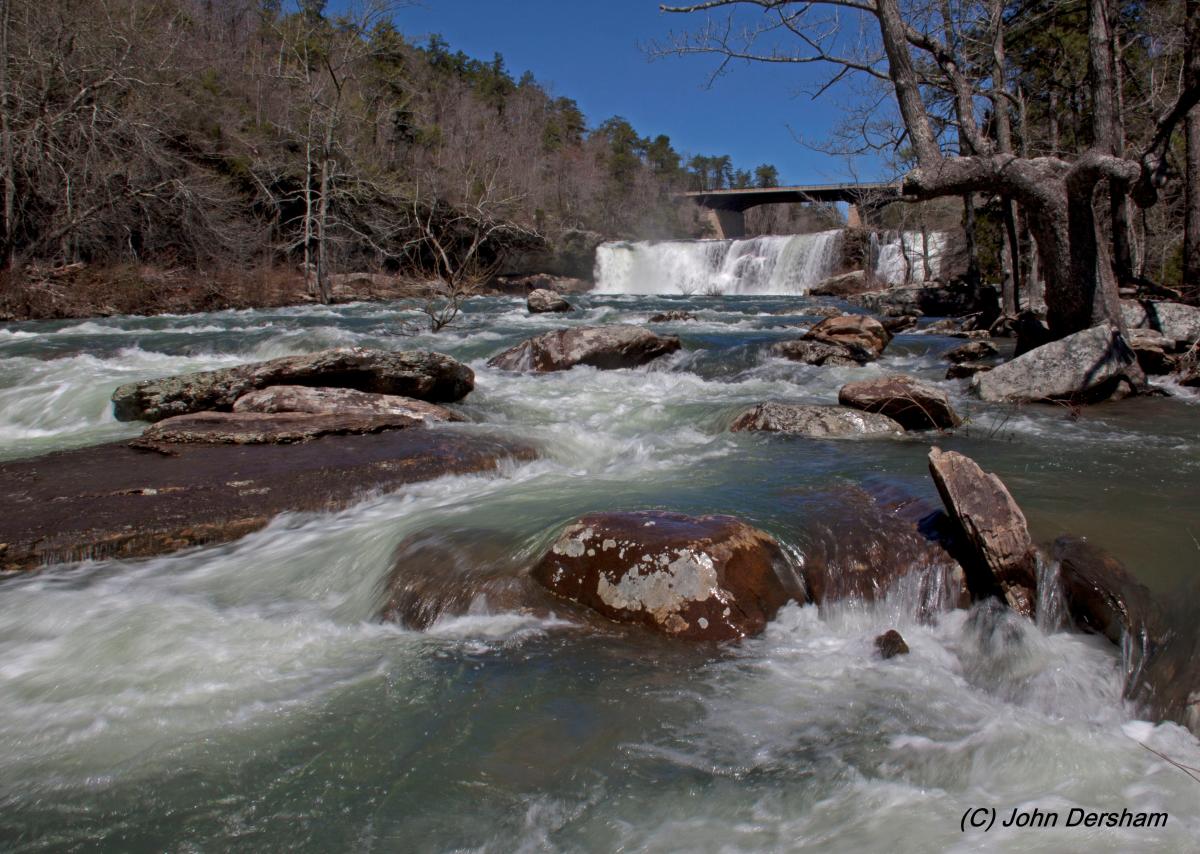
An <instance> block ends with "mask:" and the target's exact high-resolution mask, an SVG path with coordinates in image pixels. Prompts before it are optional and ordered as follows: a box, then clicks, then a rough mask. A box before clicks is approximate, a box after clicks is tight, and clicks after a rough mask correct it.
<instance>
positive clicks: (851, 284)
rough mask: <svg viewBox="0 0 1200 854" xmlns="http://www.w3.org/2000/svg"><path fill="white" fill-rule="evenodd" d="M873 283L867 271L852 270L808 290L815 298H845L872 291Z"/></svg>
mask: <svg viewBox="0 0 1200 854" xmlns="http://www.w3.org/2000/svg"><path fill="white" fill-rule="evenodd" d="M872 285H874V282H872V281H871V280H870V279H869V278H868V277H867V274H866V271H865V270H852V271H851V272H849V273H842V274H841V275H840V276H830V277H829V278H828V279H825V280H824V281H822V282H820V283H819V284H816V285H814V286H813V287H811V288H809V289H808V293H809V295H810V296H815V297H844V296H849V295H850V294H861V293H863V292H864V291H868V290H870V289H871V287H872Z"/></svg>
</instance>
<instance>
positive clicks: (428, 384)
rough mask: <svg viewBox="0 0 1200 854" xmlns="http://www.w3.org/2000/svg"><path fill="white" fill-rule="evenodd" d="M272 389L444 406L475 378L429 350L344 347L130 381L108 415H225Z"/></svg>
mask: <svg viewBox="0 0 1200 854" xmlns="http://www.w3.org/2000/svg"><path fill="white" fill-rule="evenodd" d="M274 385H302V386H318V387H323V388H330V387H333V388H349V389H355V390H357V391H365V392H373V393H376V394H398V395H403V396H405V397H416V398H420V399H422V400H430V401H435V402H447V401H455V400H459V399H461V398H463V397H465V396H466V395H467V393H468V392H470V391H471V390H472V389H473V388H474V387H475V373H474V372H473V371H472V370H471V369H470V368H468V367H467V366H466V365H464V364H462V363H461V362H459V361H457V360H455V359H452V358H450V357H449V356H446V355H444V354H442V353H434V352H432V351H429V350H406V351H401V352H395V353H393V352H389V351H386V350H370V349H366V348H362V347H346V348H340V349H335V350H322V351H321V352H319V353H310V354H308V355H304V356H286V357H284V358H282V359H272V360H270V361H269V362H255V363H252V364H248V365H238V366H236V367H233V368H222V369H220V370H216V371H201V372H199V373H194V374H183V375H181V376H176V377H162V378H160V379H154V380H143V381H141V382H136V383H128V384H126V385H123V386H121V387H120V388H118V389H117V390H116V391H115V392H113V398H112V399H113V413H114V414H115V415H116V417H117V420H118V421H139V420H140V421H161V420H162V419H164V418H170V417H171V416H174V415H187V414H189V413H192V412H204V411H206V410H223V411H229V410H230V409H232V408H233V404H234V403H235V402H236V401H237V399H238V398H239V397H241V396H242V395H245V394H248V393H249V392H252V391H255V390H256V389H262V388H267V387H268V386H274Z"/></svg>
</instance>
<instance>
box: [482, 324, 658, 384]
mask: <svg viewBox="0 0 1200 854" xmlns="http://www.w3.org/2000/svg"><path fill="white" fill-rule="evenodd" d="M680 346H681V345H680V343H679V339H678V338H676V337H675V336H673V335H655V334H654V333H653V332H651V331H650V330H648V329H643V328H642V327H640V326H630V325H626V324H615V325H612V326H577V327H574V328H572V329H560V330H558V331H556V332H547V333H546V334H544V335H538V336H537V337H535V338H529V339H527V340H525V341H523V342H521V343H520V344H518V345H517V346H516V347H512V348H510V349H508V350H505V351H504V352H503V353H500V354H499V355H496V356H493V357H492V358H491V359H490V360H489V361H488V365H489V366H491V367H493V368H501V369H503V370H508V371H537V372H539V373H544V372H549V371H566V370H570V369H571V368H573V367H575V366H576V365H590V366H591V367H594V368H601V369H613V368H635V367H637V366H638V365H644V364H646V363H647V362H650V361H653V360H654V359H657V358H658V357H659V356H665V355H667V354H668V353H674V352H675V351H676V350H678V349H679V348H680Z"/></svg>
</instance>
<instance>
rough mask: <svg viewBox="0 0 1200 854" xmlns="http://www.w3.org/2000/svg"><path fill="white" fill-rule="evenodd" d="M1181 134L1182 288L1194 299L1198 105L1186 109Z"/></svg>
mask: <svg viewBox="0 0 1200 854" xmlns="http://www.w3.org/2000/svg"><path fill="white" fill-rule="evenodd" d="M1184 134H1185V137H1186V143H1185V150H1186V155H1185V157H1186V160H1187V166H1186V173H1187V174H1186V176H1185V187H1184V203H1183V287H1184V289H1185V292H1186V293H1187V294H1188V295H1189V296H1190V297H1191V298H1192V299H1193V300H1194V299H1196V298H1197V297H1200V107H1192V109H1191V110H1189V111H1188V114H1187V118H1186V119H1185V121H1184Z"/></svg>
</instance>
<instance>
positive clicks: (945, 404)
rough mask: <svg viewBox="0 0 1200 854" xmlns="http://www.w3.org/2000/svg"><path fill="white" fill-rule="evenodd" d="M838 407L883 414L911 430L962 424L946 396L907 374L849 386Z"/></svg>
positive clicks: (845, 388)
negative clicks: (840, 405)
mask: <svg viewBox="0 0 1200 854" xmlns="http://www.w3.org/2000/svg"><path fill="white" fill-rule="evenodd" d="M838 403H840V404H842V405H843V406H850V407H853V408H854V409H862V410H864V411H866V412H879V413H881V414H883V415H886V416H887V417H888V418H891V419H894V420H895V421H898V422H899V423H900V424H901V425H902V426H903V427H904V428H905V429H907V430H924V429H927V428H930V427H935V428H937V429H939V430H942V429H947V428H951V427H957V426H959V425H960V424H961V423H962V420H961V419H960V418H959V417H958V413H956V412H955V411H954V407H952V406H951V405H950V398H948V397H947V396H946V394H945V392H943V391H940V390H939V389H936V388H933V387H932V386H928V385H926V384H924V383H922V382H918V381H917V380H914V379H913V378H912V377H908V376H905V375H904V374H892V375H890V376H886V377H880V378H878V379H871V380H861V381H859V382H852V383H846V385H844V386H842V389H841V391H839V392H838Z"/></svg>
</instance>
